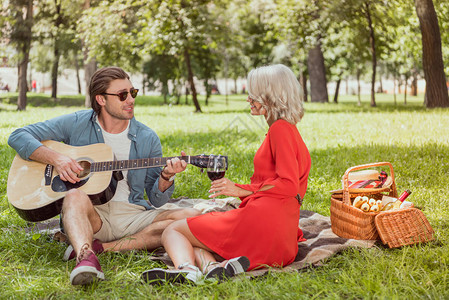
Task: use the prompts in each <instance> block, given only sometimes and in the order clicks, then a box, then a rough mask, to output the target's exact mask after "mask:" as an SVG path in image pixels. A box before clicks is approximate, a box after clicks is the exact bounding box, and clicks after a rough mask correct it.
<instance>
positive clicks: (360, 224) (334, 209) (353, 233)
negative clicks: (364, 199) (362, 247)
mask: <svg viewBox="0 0 449 300" xmlns="http://www.w3.org/2000/svg"><path fill="white" fill-rule="evenodd" d="M380 166H388V167H390V175H389V176H390V177H391V178H392V179H393V181H392V184H391V186H390V187H387V188H376V189H374V188H368V189H349V179H348V177H349V173H351V172H354V171H358V170H363V169H369V168H374V167H380ZM385 194H386V195H389V196H391V197H397V191H396V182H395V180H394V171H393V166H392V165H391V164H390V163H389V162H379V163H372V164H366V165H360V166H355V167H351V168H349V169H347V170H346V172H345V174H344V175H343V191H342V193H334V194H332V196H331V209H330V210H331V226H332V231H333V232H334V233H335V234H336V235H338V236H340V237H343V238H347V239H357V240H377V239H379V233H378V232H377V228H376V224H375V222H374V218H375V217H376V216H377V215H378V213H375V212H368V213H367V212H363V211H361V210H360V209H358V208H355V207H353V206H352V200H351V199H354V198H355V197H357V196H369V197H371V198H374V199H381V198H382V196H383V195H385Z"/></svg>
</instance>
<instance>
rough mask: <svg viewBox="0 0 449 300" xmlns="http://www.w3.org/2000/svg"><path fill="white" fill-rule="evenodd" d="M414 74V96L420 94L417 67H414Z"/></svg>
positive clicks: (412, 92)
mask: <svg viewBox="0 0 449 300" xmlns="http://www.w3.org/2000/svg"><path fill="white" fill-rule="evenodd" d="M412 76H413V77H412V85H411V88H412V91H411V94H412V96H418V72H417V71H416V69H413V71H412Z"/></svg>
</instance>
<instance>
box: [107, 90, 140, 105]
mask: <svg viewBox="0 0 449 300" xmlns="http://www.w3.org/2000/svg"><path fill="white" fill-rule="evenodd" d="M138 92H139V89H135V88H131V89H130V90H129V92H128V91H124V92H120V93H118V94H110V93H103V94H102V95H109V96H117V97H118V98H119V99H120V101H122V102H123V101H125V100H126V99H127V98H128V93H130V94H131V97H133V99H136V97H137V93H138Z"/></svg>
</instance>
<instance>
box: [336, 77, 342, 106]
mask: <svg viewBox="0 0 449 300" xmlns="http://www.w3.org/2000/svg"><path fill="white" fill-rule="evenodd" d="M340 83H341V78H338V80H337V86H336V87H335V94H334V103H338V93H339V92H340Z"/></svg>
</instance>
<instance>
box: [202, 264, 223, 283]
mask: <svg viewBox="0 0 449 300" xmlns="http://www.w3.org/2000/svg"><path fill="white" fill-rule="evenodd" d="M226 277H228V276H227V273H226V269H225V268H223V267H215V268H213V269H211V270H210V271H209V272H207V273H206V274H205V275H204V279H205V280H208V279H212V280H217V281H218V282H220V281H223V280H224V279H225V278H226Z"/></svg>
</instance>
